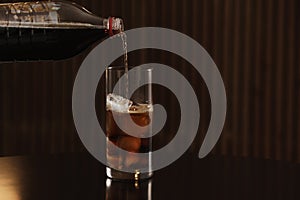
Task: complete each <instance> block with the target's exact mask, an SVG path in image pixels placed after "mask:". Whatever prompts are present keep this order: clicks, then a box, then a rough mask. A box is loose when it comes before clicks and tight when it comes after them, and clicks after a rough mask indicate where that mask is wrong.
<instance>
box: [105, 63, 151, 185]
mask: <svg viewBox="0 0 300 200" xmlns="http://www.w3.org/2000/svg"><path fill="white" fill-rule="evenodd" d="M129 72H130V73H127V70H125V67H122V66H110V67H108V68H107V69H106V74H105V75H106V121H105V123H106V138H107V140H106V158H107V163H108V167H107V168H106V174H107V176H108V177H109V178H112V179H121V180H124V179H127V180H139V179H145V178H149V177H151V176H152V169H151V150H152V140H151V135H152V134H151V132H152V126H151V121H152V113H153V106H152V85H151V75H152V69H138V68H132V67H131V68H129ZM121 77H122V78H121ZM130 88H137V89H136V90H135V91H134V92H131V90H130ZM132 123H134V125H135V126H134V125H133V124H132ZM136 125H138V126H139V127H141V128H136ZM124 150H125V151H124ZM140 153H148V154H147V155H148V156H147V157H145V158H143V159H141V158H139V157H138V156H137V154H140ZM124 169H127V170H128V169H131V171H130V172H128V171H126V170H124ZM142 169H143V170H142Z"/></svg>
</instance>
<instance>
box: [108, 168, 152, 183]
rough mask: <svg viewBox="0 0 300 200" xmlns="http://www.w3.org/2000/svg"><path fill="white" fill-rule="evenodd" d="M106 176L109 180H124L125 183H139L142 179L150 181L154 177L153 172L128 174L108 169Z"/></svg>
mask: <svg viewBox="0 0 300 200" xmlns="http://www.w3.org/2000/svg"><path fill="white" fill-rule="evenodd" d="M106 175H107V177H108V178H111V179H115V180H124V181H126V180H127V181H131V180H132V181H138V180H142V179H148V178H151V177H152V176H153V172H148V173H139V172H136V173H128V172H121V171H118V170H115V169H111V168H109V167H106Z"/></svg>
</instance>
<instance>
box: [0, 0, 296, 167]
mask: <svg viewBox="0 0 300 200" xmlns="http://www.w3.org/2000/svg"><path fill="white" fill-rule="evenodd" d="M1 2H8V1H1ZM75 2H77V3H78V4H80V5H82V6H84V7H86V8H87V9H88V10H90V11H92V12H93V13H94V14H96V15H98V16H102V17H108V16H117V17H121V18H123V20H124V23H125V29H126V30H128V29H133V28H138V27H145V26H156V27H165V28H170V29H173V30H176V31H180V32H182V33H184V34H186V35H188V36H190V37H191V38H193V39H194V40H196V41H197V42H198V43H200V44H201V45H202V46H203V47H204V48H205V49H206V50H207V52H208V53H209V54H210V55H211V57H212V58H213V60H214V61H215V63H216V65H217V66H218V68H219V71H220V73H221V75H222V77H223V80H224V83H225V87H226V92H227V101H228V102H227V106H228V108H227V117H226V122H225V126H224V129H223V132H222V135H221V137H220V139H219V141H218V143H217V144H216V146H215V148H214V149H213V152H212V154H221V155H233V156H245V157H255V158H268V159H275V160H287V161H293V162H300V112H299V111H300V69H299V68H300V52H299V49H300V40H299V39H300V37H299V35H300V25H299V21H300V2H299V1H297V0H187V1H182V0H165V1H159V0H151V1H147V0H126V1H125V0H123V1H119V0H109V1H103V0H85V1H79V0H76V1H75ZM1 51H5V50H3V49H1V50H0V52H1ZM88 51H89V50H87V51H85V52H83V53H81V54H80V55H78V56H75V57H73V58H71V59H67V60H63V61H55V62H50V61H46V62H22V63H1V64H0V155H1V156H8V155H24V154H49V153H63V152H82V151H85V147H84V146H83V145H82V143H81V141H80V139H79V137H78V135H77V133H76V129H75V126H74V122H73V117H72V88H73V83H74V80H75V77H76V73H77V70H78V69H79V67H80V64H81V62H82V61H83V59H84V58H85V56H86V54H87V53H88ZM0 56H1V53H0ZM147 62H158V63H163V64H167V65H169V66H172V67H174V68H175V69H176V70H178V71H179V72H180V73H182V74H183V75H184V76H185V77H187V78H188V80H190V82H191V84H192V85H193V88H194V89H195V91H196V93H197V97H198V100H199V102H200V109H201V122H200V127H199V130H198V135H197V138H196V139H195V141H194V143H193V145H192V146H191V148H190V149H189V150H188V153H193V154H197V153H198V150H199V148H200V145H201V143H202V140H203V138H204V136H205V133H206V131H207V127H208V125H209V119H210V100H209V95H208V91H207V88H206V86H205V83H204V82H203V80H202V78H201V76H200V75H199V74H197V73H196V71H195V70H193V69H192V66H190V65H189V64H188V63H187V62H186V61H185V60H183V59H182V58H180V57H178V56H176V55H172V54H171V53H168V52H161V51H158V50H139V51H135V52H132V53H130V55H129V64H130V65H137V64H142V63H147ZM168 78H172V77H168ZM174 81H176V80H174ZM102 82H103V80H102ZM154 90H155V92H154V93H155V95H154V101H155V102H159V103H162V104H163V105H165V106H166V109H167V111H168V121H167V124H166V125H165V127H164V129H163V130H162V131H161V133H160V134H159V135H158V136H157V137H156V138H154V140H155V141H157V145H158V146H160V145H162V144H166V143H167V142H168V141H170V140H171V139H172V137H173V135H174V133H176V128H177V127H176V126H174V124H176V123H174V122H178V121H179V120H180V119H179V117H178V115H179V114H180V113H179V114H178V110H176V107H177V106H178V102H177V101H176V99H175V98H174V97H173V96H172V93H171V92H170V91H168V90H167V89H165V88H162V87H155V88H154ZM182 90H184V88H182ZM98 91H100V93H101V83H100V84H99V89H98ZM99 96H101V94H100V95H99ZM99 98H100V97H99ZM96 101H97V98H96ZM99 102H100V100H99ZM100 107H101V106H100ZM174 108H175V109H174ZM99 116H100V117H99V118H102V117H101V116H102V114H101V112H100V114H99ZM101 123H102V124H103V121H101Z"/></svg>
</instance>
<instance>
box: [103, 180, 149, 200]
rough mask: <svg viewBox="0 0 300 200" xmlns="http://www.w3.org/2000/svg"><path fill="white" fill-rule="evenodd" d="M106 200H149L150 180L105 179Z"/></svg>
mask: <svg viewBox="0 0 300 200" xmlns="http://www.w3.org/2000/svg"><path fill="white" fill-rule="evenodd" d="M105 199H106V200H115V199H119V200H151V199H152V180H151V179H147V180H141V181H117V180H112V179H110V178H107V179H106V198H105Z"/></svg>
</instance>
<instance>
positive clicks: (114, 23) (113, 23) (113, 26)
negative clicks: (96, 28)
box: [107, 17, 124, 36]
mask: <svg viewBox="0 0 300 200" xmlns="http://www.w3.org/2000/svg"><path fill="white" fill-rule="evenodd" d="M107 28H108V31H109V35H110V36H112V35H114V32H116V31H117V32H123V31H124V26H123V20H122V19H121V18H115V17H109V18H108V27H107Z"/></svg>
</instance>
